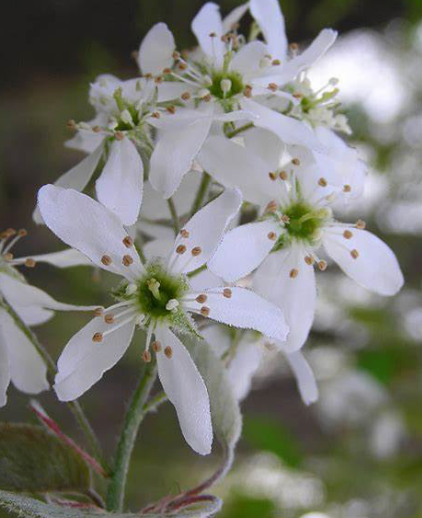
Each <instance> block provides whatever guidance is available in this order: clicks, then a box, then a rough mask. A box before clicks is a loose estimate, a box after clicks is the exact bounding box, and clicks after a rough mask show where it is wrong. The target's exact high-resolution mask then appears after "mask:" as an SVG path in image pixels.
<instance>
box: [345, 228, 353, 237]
mask: <svg viewBox="0 0 422 518" xmlns="http://www.w3.org/2000/svg"><path fill="white" fill-rule="evenodd" d="M343 237H344V238H345V239H352V237H353V234H352V232H351V231H350V230H345V231H344V232H343Z"/></svg>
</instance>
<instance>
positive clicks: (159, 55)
mask: <svg viewBox="0 0 422 518" xmlns="http://www.w3.org/2000/svg"><path fill="white" fill-rule="evenodd" d="M175 49H176V44H175V42H174V38H173V34H172V33H171V32H170V31H169V29H168V27H167V25H166V24H165V23H157V24H156V25H154V26H153V27H152V28H151V29H150V30H149V31H148V33H147V34H146V36H145V38H144V39H143V40H142V43H141V45H140V47H139V54H138V65H139V69H140V70H141V72H142V74H152V75H153V76H156V75H160V74H162V73H163V70H164V69H165V68H169V67H171V66H172V64H173V52H174V51H175Z"/></svg>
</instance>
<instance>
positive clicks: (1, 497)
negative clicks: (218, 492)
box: [0, 490, 221, 518]
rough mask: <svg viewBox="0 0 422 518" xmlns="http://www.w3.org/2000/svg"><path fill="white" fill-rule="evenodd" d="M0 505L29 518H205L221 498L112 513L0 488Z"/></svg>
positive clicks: (218, 507)
mask: <svg viewBox="0 0 422 518" xmlns="http://www.w3.org/2000/svg"><path fill="white" fill-rule="evenodd" d="M0 507H3V508H5V509H7V511H9V512H11V513H14V514H17V515H19V516H27V517H29V518H98V517H99V516H100V517H104V518H141V517H143V518H207V517H209V516H211V515H213V514H215V513H216V512H218V511H219V510H220V509H221V500H219V499H218V498H215V499H214V500H213V501H209V502H202V503H201V504H196V505H195V506H193V505H192V506H190V507H189V509H184V510H182V511H174V512H171V513H168V514H165V515H164V514H155V513H145V514H141V513H137V514H135V513H128V514H121V513H120V514H113V513H105V512H99V510H98V509H97V508H93V509H92V510H91V509H76V508H72V507H64V506H61V505H57V504H46V503H44V502H41V501H40V500H35V499H34V498H31V497H29V496H24V495H19V494H16V493H10V492H7V491H1V490H0Z"/></svg>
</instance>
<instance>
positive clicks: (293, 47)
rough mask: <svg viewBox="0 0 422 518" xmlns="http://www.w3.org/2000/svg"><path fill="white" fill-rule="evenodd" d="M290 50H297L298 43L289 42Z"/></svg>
mask: <svg viewBox="0 0 422 518" xmlns="http://www.w3.org/2000/svg"><path fill="white" fill-rule="evenodd" d="M289 47H290V50H293V51H296V50H299V45H298V44H297V43H290V45H289Z"/></svg>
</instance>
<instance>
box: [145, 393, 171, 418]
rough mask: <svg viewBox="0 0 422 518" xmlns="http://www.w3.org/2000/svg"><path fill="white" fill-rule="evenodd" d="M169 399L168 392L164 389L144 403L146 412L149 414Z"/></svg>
mask: <svg viewBox="0 0 422 518" xmlns="http://www.w3.org/2000/svg"><path fill="white" fill-rule="evenodd" d="M166 401H167V394H166V393H165V392H164V391H162V392H159V393H158V394H157V395H156V396H154V397H152V398H151V399H150V400H149V401H148V403H145V405H144V412H145V413H146V414H149V413H150V412H156V410H157V408H158V407H159V406H161V405H162V404H163V403H165V402H166Z"/></svg>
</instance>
